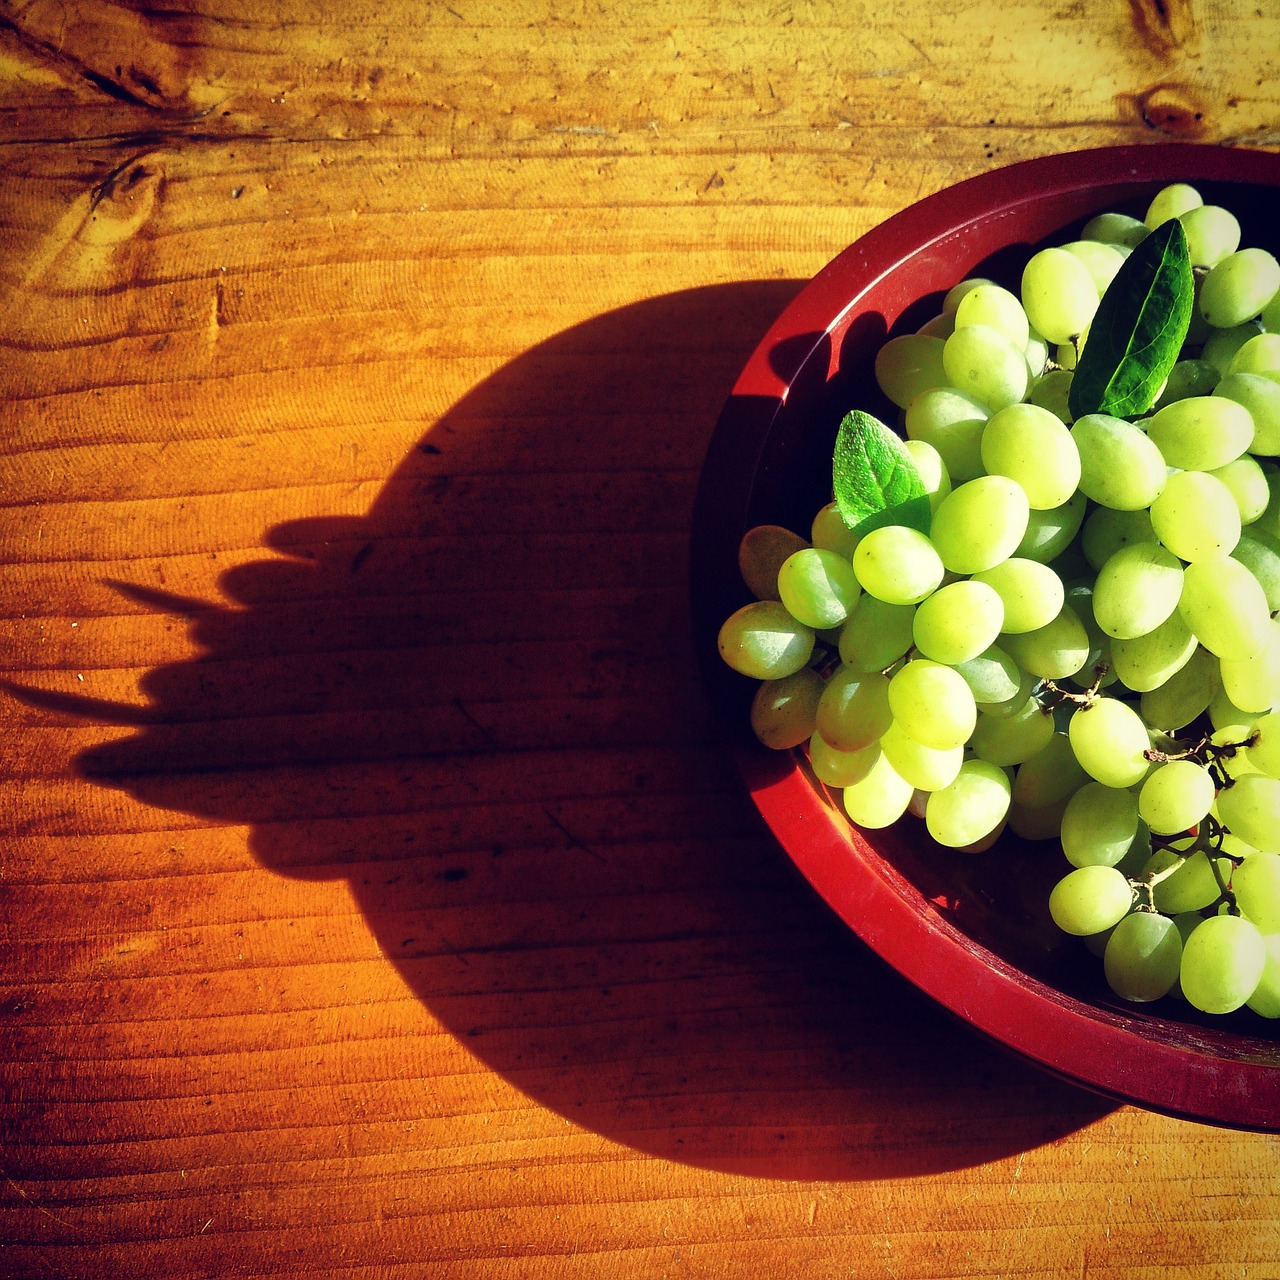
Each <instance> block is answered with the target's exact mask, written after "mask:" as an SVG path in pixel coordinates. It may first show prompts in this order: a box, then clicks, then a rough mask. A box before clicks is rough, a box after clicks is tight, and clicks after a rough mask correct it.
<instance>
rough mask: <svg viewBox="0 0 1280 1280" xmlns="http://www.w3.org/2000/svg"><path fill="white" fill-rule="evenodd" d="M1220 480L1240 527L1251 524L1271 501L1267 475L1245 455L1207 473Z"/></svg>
mask: <svg viewBox="0 0 1280 1280" xmlns="http://www.w3.org/2000/svg"><path fill="white" fill-rule="evenodd" d="M1209 474H1210V475H1211V476H1213V478H1214V479H1215V480H1221V481H1222V483H1223V484H1225V485H1226V486H1227V491H1228V492H1229V493H1230V494H1231V496H1232V497H1233V498H1234V499H1235V503H1236V510H1237V511H1239V513H1240V523H1241V524H1242V525H1249V524H1252V523H1253V522H1254V521H1255V520H1257V519H1258V518H1259V517H1260V516H1261V515H1262V513H1263V512H1264V511H1265V510H1266V509H1267V503H1268V502H1270V501H1271V486H1270V483H1269V482H1268V480H1267V473H1266V472H1265V471H1264V470H1263V469H1262V467H1261V465H1260V464H1259V462H1258V460H1257V459H1256V458H1252V457H1250V456H1249V455H1248V454H1245V455H1244V456H1243V457H1240V458H1236V459H1235V460H1234V461H1232V462H1228V463H1227V464H1226V465H1225V466H1222V467H1218V468H1217V469H1216V470H1214V471H1211V472H1210V473H1209Z"/></svg>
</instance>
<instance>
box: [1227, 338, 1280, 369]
mask: <svg viewBox="0 0 1280 1280" xmlns="http://www.w3.org/2000/svg"><path fill="white" fill-rule="evenodd" d="M1276 369H1280V333H1259V334H1255V335H1254V336H1253V337H1252V338H1250V339H1248V341H1247V342H1245V344H1244V345H1243V346H1242V347H1240V348H1239V349H1238V350H1237V351H1236V353H1235V355H1233V356H1232V357H1231V362H1230V364H1228V365H1227V372H1228V373H1271V372H1274V371H1275V370H1276Z"/></svg>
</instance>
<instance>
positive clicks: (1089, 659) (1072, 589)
mask: <svg viewBox="0 0 1280 1280" xmlns="http://www.w3.org/2000/svg"><path fill="white" fill-rule="evenodd" d="M1066 604H1067V607H1068V608H1069V609H1070V610H1071V612H1072V613H1074V614H1075V615H1076V617H1077V618H1079V619H1080V623H1081V625H1082V626H1083V627H1084V634H1085V638H1086V639H1087V640H1088V642H1089V652H1088V653H1087V654H1086V655H1085V660H1084V662H1083V663H1082V664H1081V667H1080V671H1079V673H1078V674H1077V676H1076V679H1077V680H1078V681H1079V680H1082V679H1085V678H1087V681H1088V682H1090V683H1092V682H1094V681H1096V682H1097V684H1098V687H1099V688H1105V687H1106V686H1107V685H1111V684H1114V683H1115V682H1116V679H1117V676H1116V673H1115V670H1114V664H1113V663H1112V661H1111V644H1112V641H1111V637H1110V636H1109V635H1107V634H1106V632H1105V631H1103V629H1102V628H1101V627H1100V626H1098V620H1097V618H1095V617H1094V616H1093V582H1092V581H1075V582H1072V583H1071V585H1070V586H1069V587H1067V589H1066Z"/></svg>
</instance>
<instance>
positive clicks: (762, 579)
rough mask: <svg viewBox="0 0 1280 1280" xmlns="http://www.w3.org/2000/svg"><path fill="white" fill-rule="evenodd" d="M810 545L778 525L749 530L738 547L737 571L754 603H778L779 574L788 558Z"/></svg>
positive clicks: (766, 525)
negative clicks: (772, 601)
mask: <svg viewBox="0 0 1280 1280" xmlns="http://www.w3.org/2000/svg"><path fill="white" fill-rule="evenodd" d="M808 545H809V544H808V543H807V542H806V541H805V540H804V539H803V538H802V537H800V535H799V534H797V533H792V532H791V530H790V529H784V528H783V527H782V526H781V525H777V524H760V525H756V526H755V528H753V529H748V530H747V531H746V533H744V534H743V535H742V541H741V542H740V543H739V544H738V571H739V573H741V574H742V580H743V582H745V583H746V584H747V590H749V591H750V592H751V594H752V595H753V596H755V598H756V599H757V600H777V599H779V596H778V570H779V569H781V568H782V565H783V562H784V561H785V560H786V558H787V557H788V556H789V555H792V554H794V553H795V552H797V551H800V550H802V549H803V548H804V547H807V546H808Z"/></svg>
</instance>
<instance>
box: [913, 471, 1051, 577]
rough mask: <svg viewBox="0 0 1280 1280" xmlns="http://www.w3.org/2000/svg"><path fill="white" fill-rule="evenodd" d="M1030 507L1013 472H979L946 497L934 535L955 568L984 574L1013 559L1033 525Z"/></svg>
mask: <svg viewBox="0 0 1280 1280" xmlns="http://www.w3.org/2000/svg"><path fill="white" fill-rule="evenodd" d="M1029 513H1030V506H1029V505H1028V503H1027V495H1026V494H1025V493H1024V492H1023V489H1022V486H1021V485H1019V484H1018V483H1017V481H1015V480H1010V479H1009V478H1008V477H1007V476H979V477H978V478H977V479H976V480H969V481H966V482H965V483H964V484H962V485H960V486H958V487H957V488H955V489H952V491H951V492H950V493H949V494H948V495H947V496H946V497H945V498H944V499H943V500H942V502H941V503H940V504H939V506H938V509H937V511H936V512H934V516H933V526H932V530H931V536H932V539H933V545H934V547H936V548H937V552H938V555H939V556H940V557H941V559H942V563H943V564H944V565H945V566H946V567H947V568H948V569H950V570H951V572H952V573H961V574H971V573H981V572H982V571H983V570H984V569H991V568H994V567H995V566H996V565H998V564H999V563H1000V562H1001V561H1002V560H1007V559H1008V558H1009V557H1010V556H1011V555H1012V554H1013V553H1014V551H1015V550H1016V549H1017V547H1018V544H1019V543H1020V542H1021V540H1022V536H1023V534H1024V533H1026V530H1027V517H1028V515H1029Z"/></svg>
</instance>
